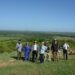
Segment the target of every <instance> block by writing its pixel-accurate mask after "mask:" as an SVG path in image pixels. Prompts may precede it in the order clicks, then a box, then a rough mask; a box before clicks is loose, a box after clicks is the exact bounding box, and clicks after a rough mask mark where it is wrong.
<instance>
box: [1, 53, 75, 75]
mask: <svg viewBox="0 0 75 75" xmlns="http://www.w3.org/2000/svg"><path fill="white" fill-rule="evenodd" d="M14 56H16V52H11V53H3V54H1V55H0V75H75V66H74V65H75V56H74V57H72V59H69V60H68V61H64V60H59V61H55V62H52V61H50V62H48V61H46V62H45V63H44V64H40V63H39V62H36V63H32V62H24V61H22V60H18V61H17V60H16V59H14V58H13V57H14ZM69 57H71V56H69Z"/></svg>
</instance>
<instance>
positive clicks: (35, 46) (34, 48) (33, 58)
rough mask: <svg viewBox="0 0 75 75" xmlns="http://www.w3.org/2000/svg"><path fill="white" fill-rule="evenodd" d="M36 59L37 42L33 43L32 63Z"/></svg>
mask: <svg viewBox="0 0 75 75" xmlns="http://www.w3.org/2000/svg"><path fill="white" fill-rule="evenodd" d="M37 57H38V44H37V41H35V42H34V45H33V46H32V61H33V62H35V61H36V60H37Z"/></svg>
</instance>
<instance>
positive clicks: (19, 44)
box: [16, 40, 22, 60]
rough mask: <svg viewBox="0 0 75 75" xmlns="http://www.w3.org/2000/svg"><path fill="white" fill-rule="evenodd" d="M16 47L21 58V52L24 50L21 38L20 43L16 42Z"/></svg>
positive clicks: (18, 56)
mask: <svg viewBox="0 0 75 75" xmlns="http://www.w3.org/2000/svg"><path fill="white" fill-rule="evenodd" d="M16 49H17V58H18V59H19V60H20V59H21V52H22V43H21V40H19V41H18V43H17V44H16Z"/></svg>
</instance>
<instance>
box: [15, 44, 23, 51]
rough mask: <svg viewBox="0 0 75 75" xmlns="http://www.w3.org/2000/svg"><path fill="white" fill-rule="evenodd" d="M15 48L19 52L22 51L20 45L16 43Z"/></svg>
mask: <svg viewBox="0 0 75 75" xmlns="http://www.w3.org/2000/svg"><path fill="white" fill-rule="evenodd" d="M16 48H17V50H18V51H19V52H21V51H22V44H19V43H17V45H16Z"/></svg>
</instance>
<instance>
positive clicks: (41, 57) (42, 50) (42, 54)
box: [40, 42, 47, 63]
mask: <svg viewBox="0 0 75 75" xmlns="http://www.w3.org/2000/svg"><path fill="white" fill-rule="evenodd" d="M46 50H47V46H46V45H45V43H44V42H42V45H41V49H40V63H44V54H45V51H46Z"/></svg>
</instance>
